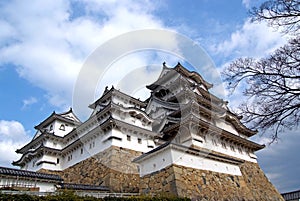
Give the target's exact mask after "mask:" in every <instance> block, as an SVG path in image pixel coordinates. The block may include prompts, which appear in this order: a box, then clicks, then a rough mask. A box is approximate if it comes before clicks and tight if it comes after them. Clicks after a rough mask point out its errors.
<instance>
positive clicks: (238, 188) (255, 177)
mask: <svg viewBox="0 0 300 201" xmlns="http://www.w3.org/2000/svg"><path fill="white" fill-rule="evenodd" d="M240 168H241V172H242V176H233V175H229V174H223V173H218V172H212V171H206V170H197V169H192V168H187V167H183V166H178V165H171V166H169V167H167V168H165V169H163V170H161V171H158V172H155V173H152V174H150V175H146V176H144V177H142V178H141V185H140V192H141V193H155V194H157V193H158V194H159V193H168V194H173V195H176V196H180V197H189V198H192V199H197V200H218V201H219V200H220V201H222V200H223V201H225V200H230V201H235V200H244V201H268V200H270V201H277V200H280V201H283V198H282V197H281V195H280V194H279V192H278V191H277V190H276V189H275V187H274V186H273V185H272V184H271V183H270V182H269V180H268V179H267V177H266V176H265V175H264V173H263V171H262V170H261V169H260V167H259V166H258V164H256V163H251V162H245V163H243V164H242V165H241V166H240Z"/></svg>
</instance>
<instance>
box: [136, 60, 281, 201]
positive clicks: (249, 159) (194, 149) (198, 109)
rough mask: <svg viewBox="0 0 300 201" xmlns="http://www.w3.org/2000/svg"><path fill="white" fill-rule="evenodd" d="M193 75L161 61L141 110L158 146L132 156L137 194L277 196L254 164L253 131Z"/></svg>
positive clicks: (218, 197)
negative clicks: (137, 180)
mask: <svg viewBox="0 0 300 201" xmlns="http://www.w3.org/2000/svg"><path fill="white" fill-rule="evenodd" d="M211 87H212V85H211V84H209V83H208V82H206V81H205V80H204V79H203V78H202V77H201V76H200V75H199V74H198V73H196V72H190V71H188V70H187V69H185V68H184V67H183V66H182V65H181V64H180V63H178V64H177V65H176V66H175V67H174V68H168V67H166V66H165V65H164V67H163V70H162V72H161V74H160V76H159V78H158V80H157V81H155V82H154V83H153V84H151V85H149V86H147V88H148V89H150V90H151V97H150V98H149V101H148V105H147V108H146V112H147V114H149V116H150V117H151V118H153V119H154V127H153V129H154V130H155V131H156V132H157V133H158V136H159V141H158V142H159V144H161V145H160V146H158V147H157V148H155V149H153V150H151V151H150V152H148V153H145V154H143V155H141V156H140V157H138V158H136V159H135V160H134V162H136V163H138V164H139V167H140V176H141V181H140V182H141V185H140V192H141V193H163V194H164V193H168V194H173V195H176V196H180V197H189V198H198V199H200V200H201V199H208V200H282V198H281V196H280V194H279V193H278V192H277V190H276V189H275V188H274V186H273V185H272V184H271V183H270V182H269V181H268V179H267V178H266V177H265V175H264V173H263V171H262V170H261V169H260V167H259V166H258V164H257V160H256V158H257V157H256V155H255V151H258V150H261V149H263V148H264V145H259V144H257V143H255V142H252V141H251V140H249V137H251V136H253V135H255V134H256V133H257V131H252V130H250V129H248V128H247V127H245V126H244V125H243V124H242V123H241V122H240V117H238V116H236V115H235V114H233V113H232V112H230V110H229V109H228V107H227V102H226V101H224V100H222V99H219V98H218V97H216V96H214V95H213V94H211V93H210V92H209V89H210V88H211Z"/></svg>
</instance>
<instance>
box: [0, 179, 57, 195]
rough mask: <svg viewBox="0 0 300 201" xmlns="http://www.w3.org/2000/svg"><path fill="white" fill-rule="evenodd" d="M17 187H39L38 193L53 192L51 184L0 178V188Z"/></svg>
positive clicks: (53, 184) (52, 184) (31, 180)
mask: <svg viewBox="0 0 300 201" xmlns="http://www.w3.org/2000/svg"><path fill="white" fill-rule="evenodd" d="M16 184H17V185H18V186H20V187H22V186H23V187H24V186H27V187H39V188H40V189H39V192H55V190H56V188H55V184H56V183H53V182H43V181H35V180H33V179H32V178H28V179H25V178H22V179H20V178H18V179H16V178H3V177H2V176H0V186H11V185H16Z"/></svg>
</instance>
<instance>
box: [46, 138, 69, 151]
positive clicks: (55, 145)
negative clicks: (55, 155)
mask: <svg viewBox="0 0 300 201" xmlns="http://www.w3.org/2000/svg"><path fill="white" fill-rule="evenodd" d="M44 146H46V147H50V148H54V149H62V148H63V147H64V146H65V145H64V144H63V143H62V142H59V141H53V140H51V139H48V140H47V141H46V142H44Z"/></svg>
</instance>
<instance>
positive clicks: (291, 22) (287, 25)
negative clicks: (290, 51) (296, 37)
mask: <svg viewBox="0 0 300 201" xmlns="http://www.w3.org/2000/svg"><path fill="white" fill-rule="evenodd" d="M250 14H251V15H252V21H266V22H268V23H269V25H270V26H272V27H274V28H282V30H281V31H282V32H284V33H293V34H299V31H300V23H299V22H300V1H299V0H271V1H266V2H265V3H263V4H262V5H261V6H260V7H259V8H253V9H252V10H251V11H250Z"/></svg>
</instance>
